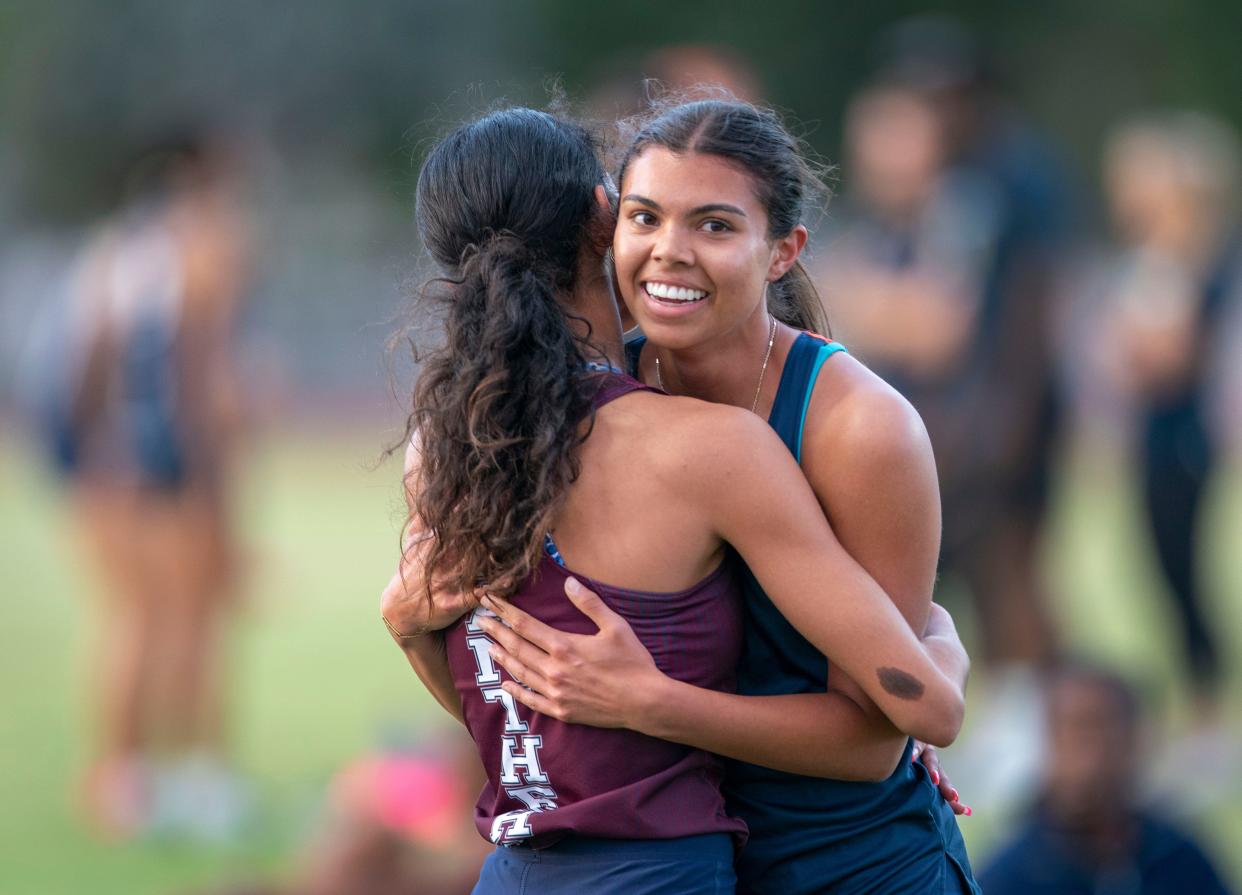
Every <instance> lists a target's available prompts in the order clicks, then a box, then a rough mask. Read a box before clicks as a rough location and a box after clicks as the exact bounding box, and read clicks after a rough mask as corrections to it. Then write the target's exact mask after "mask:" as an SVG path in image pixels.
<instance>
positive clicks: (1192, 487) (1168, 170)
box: [1102, 113, 1242, 723]
mask: <svg viewBox="0 0 1242 895" xmlns="http://www.w3.org/2000/svg"><path fill="white" fill-rule="evenodd" d="M1239 173H1240V172H1239V148H1238V143H1237V139H1236V137H1235V136H1234V134H1233V133H1232V132H1231V131H1230V130H1229V129H1228V127H1227V126H1225V125H1224V124H1223V123H1221V122H1219V121H1216V120H1214V119H1211V118H1208V117H1206V116H1203V115H1197V114H1191V113H1175V114H1169V115H1165V116H1162V117H1153V118H1150V119H1147V120H1141V121H1133V122H1130V123H1128V124H1125V125H1122V126H1121V127H1120V128H1119V129H1118V130H1117V131H1116V132H1115V133H1114V135H1113V136H1112V138H1111V140H1110V141H1109V143H1108V146H1107V149H1106V154H1105V184H1106V188H1107V193H1108V201H1109V206H1110V209H1111V212H1112V218H1113V222H1114V225H1115V230H1116V233H1117V237H1118V240H1119V242H1120V250H1119V251H1118V253H1117V256H1116V258H1115V260H1114V261H1113V263H1112V264H1111V265H1110V269H1109V271H1108V273H1107V275H1106V286H1105V287H1104V289H1105V292H1106V293H1107V294H1106V306H1107V309H1108V314H1109V318H1110V319H1109V325H1108V328H1107V337H1106V338H1104V339H1103V340H1102V343H1103V345H1102V350H1103V353H1104V355H1105V357H1106V359H1107V362H1108V369H1109V372H1111V374H1112V375H1111V377H1110V378H1111V379H1112V382H1113V384H1114V385H1115V386H1116V388H1117V389H1118V391H1120V392H1121V394H1122V395H1124V396H1126V397H1128V398H1129V399H1130V401H1131V403H1132V408H1133V411H1134V416H1135V419H1134V427H1133V439H1134V443H1135V446H1136V453H1137V454H1138V458H1139V463H1140V465H1141V479H1142V494H1143V497H1144V502H1143V507H1144V510H1145V521H1146V524H1147V526H1148V528H1149V529H1150V531H1151V536H1152V543H1153V546H1154V547H1155V556H1156V559H1157V561H1158V562H1159V566H1160V570H1161V572H1162V573H1163V576H1164V580H1165V584H1166V585H1167V593H1168V594H1169V595H1170V596H1171V597H1172V598H1173V608H1174V611H1175V613H1176V618H1177V622H1178V626H1179V630H1180V634H1181V641H1182V647H1183V654H1184V657H1185V660H1186V662H1187V665H1188V668H1189V671H1190V679H1191V682H1192V686H1193V690H1194V695H1195V698H1196V702H1197V705H1196V708H1197V714H1198V718H1197V720H1198V721H1199V722H1201V723H1202V722H1209V723H1210V722H1212V721H1214V720H1215V719H1216V716H1217V714H1218V710H1219V708H1220V705H1219V698H1220V686H1221V683H1222V672H1223V669H1222V656H1221V645H1220V643H1219V642H1218V639H1217V636H1216V635H1215V634H1214V633H1213V625H1212V624H1211V623H1210V622H1209V621H1208V619H1207V618H1206V616H1205V613H1204V606H1203V582H1202V575H1201V567H1200V562H1199V557H1198V555H1197V552H1198V548H1199V545H1200V538H1199V532H1200V522H1201V517H1202V513H1201V507H1202V504H1203V498H1204V494H1205V491H1206V488H1207V486H1208V483H1209V480H1210V478H1211V475H1212V473H1213V471H1214V470H1215V468H1216V465H1217V462H1216V461H1217V457H1218V456H1219V451H1218V449H1217V444H1216V441H1217V438H1216V432H1215V431H1214V430H1213V427H1212V426H1211V425H1210V422H1209V418H1210V411H1209V409H1210V406H1211V404H1212V400H1211V392H1212V390H1213V388H1215V387H1218V386H1219V383H1217V382H1215V381H1214V374H1216V373H1219V371H1220V369H1221V367H1222V366H1223V362H1224V358H1223V354H1224V351H1225V345H1224V344H1223V340H1222V338H1221V332H1222V330H1223V329H1224V327H1222V321H1223V320H1224V319H1225V317H1226V315H1227V311H1229V309H1230V307H1231V306H1232V307H1233V308H1234V309H1235V311H1236V307H1237V304H1238V296H1239V294H1240V293H1242V242H1239V234H1238V231H1237V215H1236V203H1237V197H1238V187H1239Z"/></svg>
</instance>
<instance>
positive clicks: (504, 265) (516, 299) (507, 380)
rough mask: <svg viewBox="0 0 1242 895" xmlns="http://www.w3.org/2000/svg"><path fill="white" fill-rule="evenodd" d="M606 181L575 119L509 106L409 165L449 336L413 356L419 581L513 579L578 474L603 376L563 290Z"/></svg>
mask: <svg viewBox="0 0 1242 895" xmlns="http://www.w3.org/2000/svg"><path fill="white" fill-rule="evenodd" d="M603 181H604V171H603V167H602V164H601V162H600V160H599V156H598V152H597V146H596V144H595V141H594V139H593V138H592V137H591V135H590V134H589V133H588V132H587V131H586V130H585V129H583V128H581V127H579V126H577V125H575V124H571V123H569V122H567V121H565V120H563V119H561V118H558V117H555V116H553V115H550V114H548V113H545V112H540V111H535V110H533V109H523V108H510V109H504V110H501V111H497V112H493V113H491V114H489V115H487V116H486V117H484V118H482V119H480V120H478V121H475V122H473V123H471V124H467V125H465V126H463V127H461V128H459V129H458V130H456V131H454V132H453V133H452V134H450V135H449V136H448V137H446V138H445V139H444V140H442V141H441V142H440V143H439V144H438V145H437V146H436V147H435V148H434V149H432V151H431V153H430V155H429V156H428V157H427V160H426V162H425V163H424V165H423V169H422V172H421V174H420V175H419V178H418V192H417V220H418V228H419V233H420V235H421V236H422V240H423V243H424V245H425V246H426V247H427V249H428V250H429V251H430V253H431V255H432V256H433V257H434V258H435V260H436V262H437V263H438V265H439V266H440V267H441V268H442V270H443V273H444V276H443V277H441V278H439V279H437V280H434V281H432V283H430V284H428V289H427V290H426V291H425V294H426V295H427V296H428V297H430V298H432V299H433V300H435V301H436V302H438V303H440V304H441V305H442V311H443V316H444V342H443V344H442V345H440V346H439V347H438V348H436V349H435V350H434V351H432V352H431V353H430V354H429V355H427V356H426V357H424V358H421V361H422V369H421V373H420V376H419V380H418V383H417V385H416V387H415V391H414V401H413V408H412V411H411V413H410V416H409V418H408V421H407V435H408V433H410V432H414V433H416V434H417V437H418V441H419V444H418V448H419V451H420V455H421V463H420V467H419V470H418V473H417V482H414V483H408V484H407V487H408V488H409V490H410V493H411V500H412V510H411V516H410V519H411V520H417V521H418V523H419V524H420V525H421V529H422V532H423V533H424V535H426V536H429V537H430V538H431V543H430V545H429V546H428V547H427V552H426V554H425V556H424V568H425V572H426V574H425V580H426V581H427V588H428V592H429V593H430V591H431V589H432V583H433V582H434V584H435V586H437V587H439V586H443V587H448V588H450V589H454V590H467V591H468V590H471V589H474V588H476V587H484V588H486V589H488V590H489V591H492V592H495V593H498V594H501V595H505V594H508V593H511V592H512V591H513V590H514V589H516V588H517V586H518V585H519V584H520V583H521V582H522V580H523V579H525V578H526V577H527V576H529V575H530V574H532V573H533V572H534V570H535V568H536V567H537V565H538V562H539V557H540V553H541V551H542V549H543V538H544V534H545V533H546V532H547V531H548V529H549V526H550V523H551V520H552V518H553V516H554V515H555V513H556V511H557V510H558V509H559V507H560V506H561V504H562V501H563V500H564V496H565V492H566V489H567V488H568V486H569V485H570V483H571V482H573V481H574V479H575V478H576V477H577V474H578V469H579V467H578V460H577V450H578V447H579V446H580V445H581V444H582V442H583V440H584V439H585V438H586V433H587V432H589V429H590V423H591V422H592V421H593V416H592V397H593V392H594V388H595V387H596V386H597V385H598V377H597V376H594V375H592V374H591V373H590V372H589V371H588V370H587V368H586V365H585V364H586V360H587V356H588V355H589V354H590V353H591V351H590V349H589V347H588V345H587V343H586V342H585V339H586V338H588V337H589V331H588V332H587V333H586V335H583V334H582V333H581V332H580V333H579V334H578V335H577V336H575V334H574V332H573V331H572V330H571V327H570V319H569V318H570V316H571V315H570V314H569V312H568V311H567V309H566V308H565V307H564V306H563V305H562V300H563V299H564V298H565V296H567V295H568V294H569V293H570V291H571V290H572V289H573V287H574V284H575V275H576V273H577V268H578V258H579V249H580V247H581V246H582V244H583V239H584V235H585V234H586V233H587V231H588V226H589V225H590V223H591V221H592V215H593V211H594V209H595V208H596V205H595V200H594V189H595V187H596V186H597V185H598V184H601V183H602V182H603Z"/></svg>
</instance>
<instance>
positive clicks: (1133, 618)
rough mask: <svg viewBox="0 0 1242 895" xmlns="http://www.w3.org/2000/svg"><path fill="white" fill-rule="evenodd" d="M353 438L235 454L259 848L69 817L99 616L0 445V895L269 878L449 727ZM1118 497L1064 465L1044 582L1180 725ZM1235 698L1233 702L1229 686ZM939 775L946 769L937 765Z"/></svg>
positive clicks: (1139, 548) (1226, 818)
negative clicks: (241, 475)
mask: <svg viewBox="0 0 1242 895" xmlns="http://www.w3.org/2000/svg"><path fill="white" fill-rule="evenodd" d="M369 436H370V433H366V432H364V433H354V434H353V435H351V436H350V437H316V438H314V439H311V438H308V437H306V436H302V437H300V438H293V437H291V436H286V437H278V438H272V439H270V440H268V441H267V442H265V443H264V444H263V445H262V446H260V448H259V449H258V450H256V451H255V453H254V455H253V457H252V462H251V464H250V466H249V469H248V472H247V475H246V480H245V483H244V485H245V487H244V492H243V493H244V499H243V505H242V507H241V510H242V518H243V520H244V528H245V531H246V533H247V536H248V539H249V545H250V550H251V553H252V565H251V576H250V586H249V594H250V599H249V602H248V609H247V611H246V612H245V613H244V615H243V618H242V619H241V622H240V625H239V628H238V638H237V643H236V649H235V660H234V679H235V683H236V686H235V688H234V691H233V696H234V707H235V710H234V723H233V728H234V740H235V742H236V746H237V754H238V759H239V762H240V764H241V766H242V768H243V769H244V770H245V771H246V772H247V773H248V774H249V775H251V776H252V778H253V779H254V781H255V782H256V786H257V788H258V796H259V799H260V805H261V813H260V817H259V821H260V822H259V823H257V824H256V828H255V831H254V835H253V836H250V837H248V838H247V840H246V842H245V843H244V844H243V845H240V846H234V847H230V848H227V849H224V848H219V849H207V848H198V849H194V848H188V847H184V846H182V847H174V846H169V845H160V844H152V843H148V844H139V845H126V846H115V845H109V844H105V843H100V842H98V841H96V840H94V839H92V838H91V836H90V835H88V834H87V833H86V832H85V831H84V830H83V829H82V828H81V827H80V826H79V825H78V823H77V821H76V820H75V817H74V813H73V804H72V782H73V780H74V779H75V773H76V771H77V769H78V768H79V767H80V766H81V763H82V761H83V758H84V756H85V754H86V743H87V740H86V729H87V728H86V717H87V712H86V709H87V706H86V705H85V702H84V691H85V687H84V678H85V675H86V673H87V671H88V667H87V664H86V655H87V653H86V647H87V644H88V643H89V637H88V634H89V628H90V625H91V623H92V618H93V617H94V613H95V612H96V611H97V610H98V605H97V602H96V601H95V600H94V599H93V598H92V597H93V594H92V591H91V582H90V581H89V580H87V579H86V577H85V575H84V573H83V571H82V570H81V568H80V567H79V563H78V561H77V556H78V554H77V552H76V551H75V549H74V546H75V545H74V544H73V542H72V540H71V529H70V526H69V520H68V519H67V518H66V517H65V508H64V505H63V504H62V503H61V502H60V501H59V499H58V495H57V492H56V489H55V487H54V486H53V484H52V483H51V482H50V481H49V479H48V478H47V477H46V475H44V474H43V472H42V470H41V469H39V467H38V465H37V464H36V463H34V462H33V461H32V459H31V457H30V456H29V455H28V453H26V452H25V451H23V450H22V449H21V448H20V447H19V446H18V445H17V444H15V443H13V442H11V441H10V442H7V443H5V442H0V535H2V537H0V575H2V577H0V581H2V582H3V591H4V595H5V607H6V608H5V612H4V616H3V617H4V620H5V627H4V637H3V644H4V649H3V650H2V651H0V688H2V689H0V699H2V701H0V705H2V706H3V711H0V744H2V747H3V748H2V749H0V799H2V800H3V802H2V804H3V808H0V893H4V895H8V893H13V895H61V893H64V895H69V893H75V895H76V893H80V892H83V891H90V892H92V893H95V895H110V893H117V895H120V893H125V895H145V893H153V895H163V893H169V892H174V893H177V892H193V891H201V890H203V889H204V888H207V887H210V886H213V885H217V884H222V883H224V882H227V881H230V880H238V879H246V878H254V877H256V876H260V877H269V878H270V877H272V876H279V874H280V873H281V872H282V870H284V869H285V868H287V867H288V865H289V862H290V861H291V860H292V855H293V853H294V851H295V850H296V848H297V847H298V845H299V843H300V842H302V841H303V839H304V837H305V835H306V833H307V831H308V830H309V829H310V828H311V827H312V825H313V822H314V816H315V811H316V807H317V804H318V800H319V797H320V794H321V792H322V787H323V785H324V783H325V782H326V781H327V779H328V778H329V776H330V775H331V773H332V772H333V770H334V769H335V768H336V767H338V766H339V764H340V763H341V762H342V761H343V760H345V759H347V758H348V757H350V756H351V755H354V754H356V753H357V752H358V751H359V750H361V749H363V748H365V747H367V746H369V745H374V744H375V743H376V742H377V741H378V740H379V739H380V738H381V737H382V736H383V735H384V734H385V732H386V731H392V730H393V729H400V730H406V731H409V730H418V729H420V727H421V728H430V727H432V726H438V725H441V724H443V723H444V722H443V720H442V718H441V717H440V713H439V709H438V708H436V707H435V706H434V704H433V703H432V702H431V700H430V699H429V698H428V697H427V696H426V695H425V694H424V693H423V692H422V690H421V688H420V686H419V685H418V683H417V682H416V681H415V679H414V678H413V676H412V674H411V673H410V672H409V671H408V669H407V668H406V666H405V664H404V661H403V660H402V658H401V656H400V654H399V653H398V652H397V651H396V650H395V649H394V648H393V647H392V645H391V643H390V641H389V640H388V638H387V637H386V635H385V632H384V630H383V627H382V625H381V624H380V622H379V620H378V616H377V605H378V604H377V601H378V594H379V591H380V588H381V587H382V586H383V585H384V583H385V582H386V580H387V578H388V575H389V572H390V569H391V567H392V564H393V561H394V558H395V555H396V544H397V529H398V526H399V522H400V517H401V507H400V505H399V503H398V501H399V491H398V489H397V487H396V485H395V483H396V478H397V470H396V466H395V464H394V463H389V464H386V465H385V466H383V467H381V468H380V469H379V470H378V471H370V470H369V468H368V467H369V465H370V464H371V462H372V461H373V460H374V455H375V448H374V447H373V446H374V445H376V444H378V443H379V442H380V438H379V436H378V435H376V436H375V437H374V438H373V439H371V438H369ZM1124 482H1125V469H1124V467H1123V466H1122V465H1120V464H1118V463H1117V462H1116V460H1115V458H1102V457H1098V456H1097V457H1084V458H1079V459H1077V460H1075V461H1074V462H1073V463H1070V464H1068V465H1067V469H1066V471H1065V474H1064V475H1063V477H1062V484H1061V487H1060V489H1059V497H1058V500H1057V507H1056V511H1055V514H1054V525H1053V527H1052V530H1051V532H1050V537H1049V543H1048V567H1049V572H1050V577H1051V580H1052V581H1053V582H1054V584H1055V585H1056V591H1057V595H1058V601H1059V604H1060V606H1061V608H1062V610H1063V613H1062V616H1063V622H1064V628H1065V633H1066V635H1067V639H1068V641H1069V642H1070V644H1071V645H1072V646H1074V647H1076V648H1078V649H1080V650H1082V651H1084V652H1087V653H1090V654H1093V655H1098V656H1102V657H1104V658H1107V659H1109V660H1111V661H1115V662H1117V663H1119V664H1121V665H1122V666H1124V667H1126V668H1128V669H1130V670H1133V671H1135V672H1136V673H1138V674H1139V675H1140V676H1141V677H1142V678H1143V679H1144V680H1146V681H1150V682H1153V683H1154V684H1155V685H1156V686H1157V688H1158V689H1159V690H1160V691H1161V694H1162V695H1163V696H1164V697H1165V698H1164V699H1163V700H1162V702H1163V704H1164V705H1166V706H1167V707H1168V711H1167V714H1168V715H1169V719H1170V723H1172V724H1173V725H1176V724H1177V723H1178V722H1179V720H1180V717H1181V714H1182V713H1180V712H1179V710H1178V705H1179V700H1180V698H1181V691H1180V685H1179V683H1178V673H1177V663H1176V656H1175V654H1173V653H1172V651H1171V650H1170V648H1169V644H1170V643H1172V638H1171V637H1170V636H1169V635H1168V634H1167V633H1166V632H1165V629H1166V628H1167V626H1168V623H1169V619H1168V617H1167V614H1166V612H1165V610H1164V605H1163V602H1162V601H1161V599H1160V596H1159V591H1158V590H1157V585H1156V584H1155V583H1154V572H1153V569H1152V567H1151V562H1150V560H1149V559H1148V558H1147V554H1146V550H1145V549H1144V547H1143V541H1142V540H1141V537H1140V535H1139V533H1138V531H1137V525H1136V522H1135V521H1134V520H1135V518H1136V514H1135V511H1134V506H1133V501H1132V497H1131V495H1130V493H1129V492H1128V491H1127V490H1126V488H1125V487H1124ZM1216 497H1217V499H1216V500H1215V501H1214V504H1213V506H1212V508H1211V514H1212V525H1211V531H1212V540H1211V543H1210V544H1209V545H1207V547H1208V555H1209V557H1210V558H1211V563H1212V565H1211V569H1212V577H1213V581H1214V582H1215V585H1216V587H1215V593H1214V596H1215V597H1217V598H1218V599H1217V600H1216V605H1215V606H1214V608H1215V610H1216V617H1217V618H1218V619H1219V629H1220V631H1221V634H1222V637H1224V638H1225V640H1226V643H1227V647H1228V648H1229V650H1230V652H1231V654H1232V655H1233V656H1238V655H1239V654H1242V605H1240V603H1239V601H1237V600H1234V599H1229V597H1232V596H1234V595H1238V594H1242V552H1240V551H1239V550H1238V549H1237V548H1238V546H1239V543H1240V539H1239V537H1238V534H1239V532H1242V474H1238V473H1233V474H1231V475H1229V476H1228V477H1227V480H1226V481H1225V483H1224V486H1223V487H1222V488H1220V489H1218V491H1217V495H1216ZM1231 692H1233V693H1234V694H1239V693H1242V686H1240V685H1239V679H1238V678H1237V676H1236V675H1235V677H1234V678H1233V686H1232V687H1231ZM1234 701H1235V702H1237V700H1236V699H1235V700H1234ZM1234 720H1235V722H1236V721H1237V720H1238V719H1237V718H1235V719H1234ZM947 763H948V765H949V769H950V771H951V770H952V759H951V756H950V758H949V759H948V761H947ZM966 797H967V800H968V801H969V794H966ZM1223 801H1224V804H1223V807H1221V808H1219V809H1216V810H1215V811H1214V813H1212V814H1211V815H1209V816H1207V817H1204V818H1202V819H1201V822H1200V825H1199V829H1200V830H1201V831H1203V832H1204V833H1205V835H1206V837H1207V838H1208V840H1209V841H1210V842H1211V843H1212V845H1214V846H1215V853H1216V855H1217V856H1218V857H1219V859H1220V860H1221V862H1222V863H1223V864H1224V865H1225V866H1226V867H1228V868H1230V870H1231V872H1232V874H1233V878H1234V879H1235V880H1238V881H1242V855H1239V854H1238V852H1237V850H1236V848H1235V847H1234V846H1236V843H1238V842H1240V841H1242V804H1240V803H1239V800H1237V799H1236V798H1229V799H1225V800H1223ZM963 829H964V830H965V832H966V835H967V838H968V839H970V840H972V841H974V842H975V843H976V844H978V845H980V846H982V845H983V844H985V843H988V842H990V841H992V840H994V839H995V835H996V832H997V831H995V830H994V829H992V828H990V827H989V821H988V820H987V819H986V818H983V817H978V816H976V817H975V818H972V819H970V820H967V821H965V822H964V824H963ZM982 857H983V854H982V853H980V854H976V856H975V858H976V861H979V860H980V859H981V858H982ZM1230 862H1232V863H1230Z"/></svg>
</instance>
